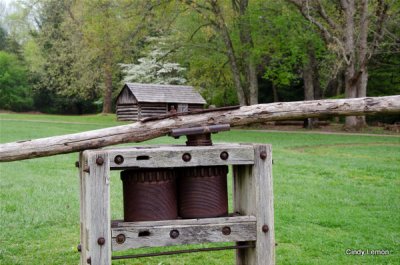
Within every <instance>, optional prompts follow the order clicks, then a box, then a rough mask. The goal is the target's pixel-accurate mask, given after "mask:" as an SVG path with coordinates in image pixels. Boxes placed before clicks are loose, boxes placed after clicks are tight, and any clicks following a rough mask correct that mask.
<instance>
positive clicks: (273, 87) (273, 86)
mask: <svg viewBox="0 0 400 265" xmlns="http://www.w3.org/2000/svg"><path fill="white" fill-rule="evenodd" d="M272 94H273V96H274V102H278V101H279V96H278V89H277V88H276V85H275V84H274V83H272Z"/></svg>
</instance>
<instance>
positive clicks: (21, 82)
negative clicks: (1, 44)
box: [0, 51, 33, 111]
mask: <svg viewBox="0 0 400 265" xmlns="http://www.w3.org/2000/svg"><path fill="white" fill-rule="evenodd" d="M27 74H28V73H27V69H26V68H25V67H24V66H23V65H22V63H21V62H20V61H19V60H18V58H17V56H16V55H13V54H9V53H7V52H4V51H0V109H8V110H13V111H26V110H30V109H31V108H32V103H33V101H32V95H31V91H30V89H29V87H28V82H27Z"/></svg>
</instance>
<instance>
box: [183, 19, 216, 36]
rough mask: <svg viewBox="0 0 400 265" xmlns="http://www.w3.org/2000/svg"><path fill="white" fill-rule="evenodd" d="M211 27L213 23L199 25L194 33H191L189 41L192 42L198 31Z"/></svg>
mask: <svg viewBox="0 0 400 265" xmlns="http://www.w3.org/2000/svg"><path fill="white" fill-rule="evenodd" d="M211 25H213V23H211V22H209V23H206V24H203V25H200V26H199V27H198V28H197V29H196V30H195V31H193V33H192V35H190V38H189V40H192V39H193V38H194V36H195V35H196V34H197V32H199V30H200V29H202V28H204V27H207V26H211Z"/></svg>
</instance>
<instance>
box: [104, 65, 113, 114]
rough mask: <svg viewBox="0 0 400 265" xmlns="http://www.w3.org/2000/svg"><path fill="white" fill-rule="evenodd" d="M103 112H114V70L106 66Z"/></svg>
mask: <svg viewBox="0 0 400 265" xmlns="http://www.w3.org/2000/svg"><path fill="white" fill-rule="evenodd" d="M104 79H105V80H104V81H105V82H104V84H105V87H104V94H103V113H112V91H113V84H112V71H111V70H110V68H109V67H107V66H106V69H105V71H104Z"/></svg>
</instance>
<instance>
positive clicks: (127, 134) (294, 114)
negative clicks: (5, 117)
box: [0, 95, 400, 162]
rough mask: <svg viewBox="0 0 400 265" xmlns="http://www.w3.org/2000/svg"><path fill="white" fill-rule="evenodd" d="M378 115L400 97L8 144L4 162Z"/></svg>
mask: <svg viewBox="0 0 400 265" xmlns="http://www.w3.org/2000/svg"><path fill="white" fill-rule="evenodd" d="M377 113H400V95H397V96H388V97H369V98H351V99H332V100H312V101H298V102H280V103H271V104H259V105H252V106H243V107H241V108H239V109H235V110H219V111H213V112H208V113H202V114H192V115H185V116H176V117H167V118H165V119H161V120H152V121H147V122H136V123H133V124H128V125H122V126H117V127H111V128H106V129H100V130H94V131H88V132H82V133H75V134H68V135H62V136H54V137H48V138H42V139H36V140H26V141H18V142H13V143H6V144H1V145H0V162H4V161H15V160H22V159H29V158H35V157H43V156H51V155H57V154H65V153H71V152H77V151H82V150H86V149H95V148H100V147H104V146H109V145H114V144H121V143H128V142H142V141H146V140H150V139H153V138H157V137H160V136H163V135H166V134H168V133H169V132H170V131H171V130H172V129H175V128H181V127H191V126H199V125H200V126H201V125H211V124H230V125H231V126H239V125H245V124H251V123H257V122H266V121H277V120H293V119H302V118H314V117H326V116H354V115H371V114H377Z"/></svg>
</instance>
